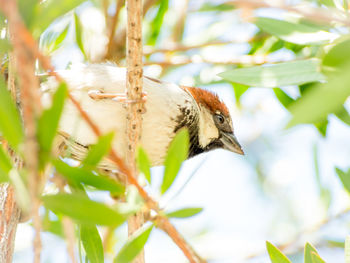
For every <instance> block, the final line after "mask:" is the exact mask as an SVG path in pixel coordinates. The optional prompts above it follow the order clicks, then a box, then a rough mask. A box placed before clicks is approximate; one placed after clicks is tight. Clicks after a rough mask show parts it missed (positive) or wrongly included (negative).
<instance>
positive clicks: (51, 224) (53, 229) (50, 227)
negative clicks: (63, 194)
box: [42, 210, 64, 238]
mask: <svg viewBox="0 0 350 263" xmlns="http://www.w3.org/2000/svg"><path fill="white" fill-rule="evenodd" d="M46 211H48V210H46ZM42 229H43V230H44V231H46V232H50V233H52V234H54V235H57V236H59V237H61V238H64V231H63V227H62V223H61V221H60V220H50V218H49V217H44V219H43V221H42Z"/></svg>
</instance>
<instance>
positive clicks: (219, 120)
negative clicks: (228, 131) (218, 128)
mask: <svg viewBox="0 0 350 263" xmlns="http://www.w3.org/2000/svg"><path fill="white" fill-rule="evenodd" d="M215 119H216V121H217V122H218V123H220V124H224V122H225V118H224V116H222V115H221V114H215Z"/></svg>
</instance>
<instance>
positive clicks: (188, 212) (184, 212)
mask: <svg viewBox="0 0 350 263" xmlns="http://www.w3.org/2000/svg"><path fill="white" fill-rule="evenodd" d="M202 211H203V208H201V207H191V208H183V209H180V210H177V211H174V212H168V213H166V215H167V217H175V218H187V217H192V216H195V215H197V214H199V213H200V212H202Z"/></svg>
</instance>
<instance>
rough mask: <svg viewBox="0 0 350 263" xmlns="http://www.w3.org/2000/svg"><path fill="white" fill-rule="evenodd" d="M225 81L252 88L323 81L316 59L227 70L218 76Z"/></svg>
mask: <svg viewBox="0 0 350 263" xmlns="http://www.w3.org/2000/svg"><path fill="white" fill-rule="evenodd" d="M219 76H220V77H222V78H223V79H225V80H228V81H232V82H237V83H241V84H245V85H248V86H254V87H265V88H275V87H280V86H288V85H300V84H304V83H308V82H313V81H323V80H325V77H324V76H323V75H322V74H321V73H320V71H319V61H318V60H316V59H308V60H300V61H291V62H285V63H278V64H273V65H263V66H256V67H249V68H239V69H234V70H229V71H226V72H223V73H220V74H219Z"/></svg>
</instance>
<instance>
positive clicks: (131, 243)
mask: <svg viewBox="0 0 350 263" xmlns="http://www.w3.org/2000/svg"><path fill="white" fill-rule="evenodd" d="M152 229H153V225H151V226H148V227H145V228H140V229H139V230H138V231H136V232H135V233H134V234H133V235H132V236H131V237H130V238H129V240H128V241H127V242H126V244H125V245H124V246H123V247H122V248H121V250H120V251H119V253H118V255H117V257H116V258H115V259H114V263H129V262H132V260H133V259H134V258H135V257H136V256H137V255H138V254H139V253H140V251H141V250H142V249H143V247H144V246H145V244H146V242H147V239H148V237H149V235H150V234H151V231H152Z"/></svg>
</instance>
